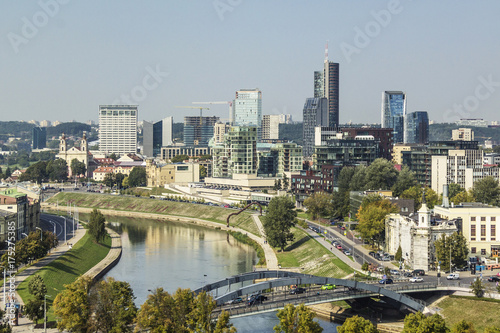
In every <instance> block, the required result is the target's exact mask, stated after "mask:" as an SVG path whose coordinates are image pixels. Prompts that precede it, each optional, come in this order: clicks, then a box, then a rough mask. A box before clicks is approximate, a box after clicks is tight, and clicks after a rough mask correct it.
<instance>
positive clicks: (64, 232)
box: [64, 216, 66, 244]
mask: <svg viewBox="0 0 500 333" xmlns="http://www.w3.org/2000/svg"><path fill="white" fill-rule="evenodd" d="M64 244H66V216H65V217H64Z"/></svg>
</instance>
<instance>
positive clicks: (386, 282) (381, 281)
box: [378, 278, 394, 284]
mask: <svg viewBox="0 0 500 333" xmlns="http://www.w3.org/2000/svg"><path fill="white" fill-rule="evenodd" d="M378 283H380V284H392V283H394V281H392V279H390V278H387V279H382V280H380V281H379V282H378Z"/></svg>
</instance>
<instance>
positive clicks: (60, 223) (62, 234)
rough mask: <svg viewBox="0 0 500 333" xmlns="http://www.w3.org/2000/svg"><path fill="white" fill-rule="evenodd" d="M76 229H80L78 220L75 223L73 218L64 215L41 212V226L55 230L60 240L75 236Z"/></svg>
mask: <svg viewBox="0 0 500 333" xmlns="http://www.w3.org/2000/svg"><path fill="white" fill-rule="evenodd" d="M73 226H74V230H75V231H76V230H77V229H78V225H77V223H76V222H74V224H73V219H71V218H67V217H64V216H55V215H49V214H41V216H40V228H42V230H45V231H51V232H54V230H55V234H56V236H57V239H59V242H64V241H69V240H70V239H71V238H72V237H73Z"/></svg>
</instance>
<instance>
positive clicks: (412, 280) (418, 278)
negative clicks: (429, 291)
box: [410, 276, 424, 283]
mask: <svg viewBox="0 0 500 333" xmlns="http://www.w3.org/2000/svg"><path fill="white" fill-rule="evenodd" d="M410 282H411V283H417V282H424V279H422V278H421V277H420V276H414V277H412V278H411V279H410Z"/></svg>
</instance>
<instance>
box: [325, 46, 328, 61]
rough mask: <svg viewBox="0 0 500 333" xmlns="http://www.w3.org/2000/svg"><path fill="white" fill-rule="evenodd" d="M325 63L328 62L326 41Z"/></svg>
mask: <svg viewBox="0 0 500 333" xmlns="http://www.w3.org/2000/svg"><path fill="white" fill-rule="evenodd" d="M325 62H328V41H326V45H325Z"/></svg>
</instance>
